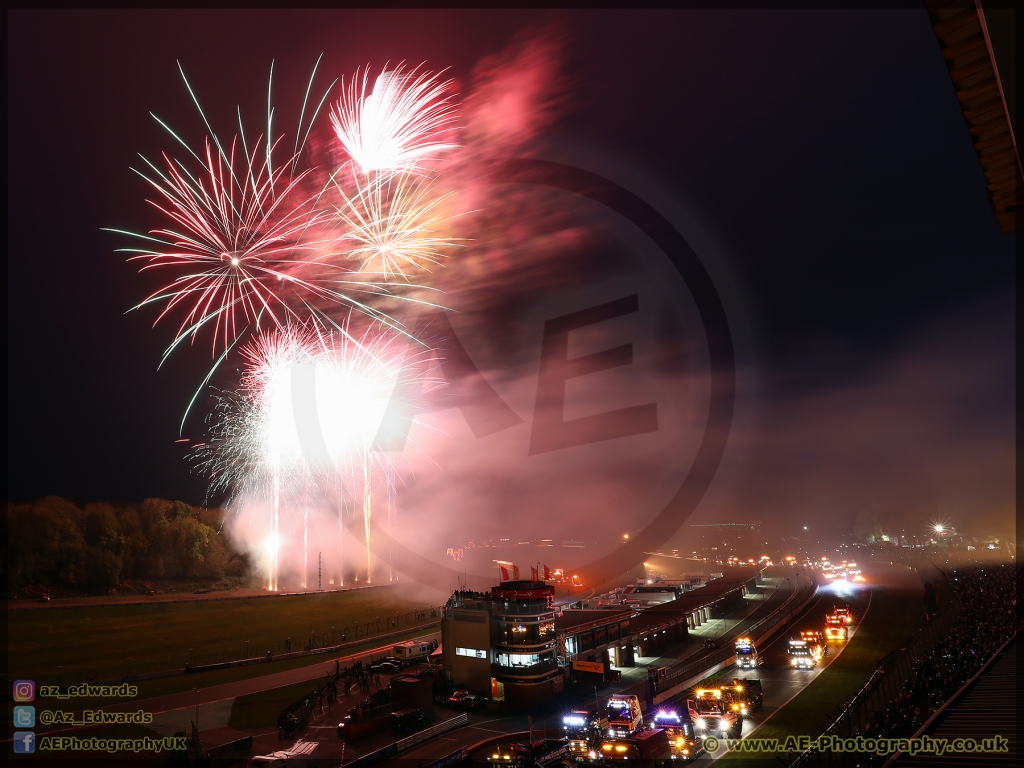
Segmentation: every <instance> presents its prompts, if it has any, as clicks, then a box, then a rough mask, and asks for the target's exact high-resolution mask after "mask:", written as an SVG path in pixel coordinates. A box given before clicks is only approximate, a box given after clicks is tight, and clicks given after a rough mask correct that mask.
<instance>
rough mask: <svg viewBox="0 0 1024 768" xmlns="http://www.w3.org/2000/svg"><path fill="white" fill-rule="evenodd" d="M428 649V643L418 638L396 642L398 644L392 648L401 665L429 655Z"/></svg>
mask: <svg viewBox="0 0 1024 768" xmlns="http://www.w3.org/2000/svg"><path fill="white" fill-rule="evenodd" d="M430 651H431V647H430V643H426V642H422V641H419V640H410V641H409V642H407V643H398V645H396V646H395V647H394V648H393V649H392V653H393V654H394V657H395V658H396V659H398V661H399V663H400V664H402V665H407V664H412V663H413V662H416V661H420V660H421V659H425V658H427V657H428V656H429V655H430Z"/></svg>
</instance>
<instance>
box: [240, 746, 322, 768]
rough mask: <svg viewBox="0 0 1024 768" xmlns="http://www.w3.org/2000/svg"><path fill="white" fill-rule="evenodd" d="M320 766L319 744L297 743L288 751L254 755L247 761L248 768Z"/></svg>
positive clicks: (305, 767) (306, 767) (303, 767)
mask: <svg viewBox="0 0 1024 768" xmlns="http://www.w3.org/2000/svg"><path fill="white" fill-rule="evenodd" d="M319 765H320V742H318V741H297V742H295V743H294V744H292V746H290V747H289V748H288V749H282V750H280V751H277V752H271V753H270V754H269V755H256V756H255V757H252V758H250V759H249V768H263V766H269V768H299V766H301V768H316V766H319Z"/></svg>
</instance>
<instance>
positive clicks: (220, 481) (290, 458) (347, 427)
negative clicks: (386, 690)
mask: <svg viewBox="0 0 1024 768" xmlns="http://www.w3.org/2000/svg"><path fill="white" fill-rule="evenodd" d="M346 331H347V329H346ZM242 354H243V357H244V358H245V360H246V368H245V372H244V374H243V376H242V380H241V387H240V389H239V390H238V391H237V392H235V393H229V394H227V395H224V396H222V397H221V398H220V399H219V401H218V405H217V407H216V408H215V410H214V414H213V417H212V419H211V430H210V431H211V439H210V440H209V441H208V442H206V443H203V444H200V445H197V446H196V447H195V451H194V458H195V459H196V460H197V462H198V466H199V468H200V469H201V470H202V471H203V472H204V473H205V474H207V476H208V477H209V479H210V488H211V491H214V492H216V491H228V492H229V493H230V494H231V497H232V498H233V499H247V500H249V502H250V503H252V502H253V500H255V501H256V502H257V504H258V505H259V506H260V508H261V509H262V508H263V505H265V507H266V510H265V512H266V514H267V523H266V530H268V531H269V535H268V537H267V540H266V541H267V542H270V546H269V548H268V550H267V552H266V553H265V555H266V559H267V562H266V569H267V584H268V587H269V588H270V589H277V588H278V574H279V564H278V548H279V542H280V541H281V538H280V530H281V521H282V516H283V515H287V514H289V513H290V512H293V511H294V509H295V508H297V507H299V506H301V510H302V530H303V542H304V544H303V573H304V574H305V571H306V568H305V564H306V562H307V554H308V553H307V551H306V550H307V542H308V504H309V499H310V497H311V496H312V497H313V498H314V499H324V500H328V501H329V503H330V504H333V505H335V506H336V508H337V513H338V522H339V538H338V555H339V559H340V557H341V552H342V548H343V546H344V524H343V517H344V513H345V510H346V509H348V508H352V509H353V511H354V509H356V508H361V509H362V517H363V521H362V522H363V528H364V537H365V542H364V543H365V546H366V555H367V562H366V568H367V578H368V579H369V578H370V574H371V570H372V563H371V541H370V532H371V528H372V512H373V506H374V504H373V500H374V493H375V489H376V490H379V489H380V486H383V487H384V489H385V490H386V492H387V497H388V513H389V518H390V512H391V498H392V495H393V490H394V483H395V479H396V477H397V470H396V467H395V465H394V462H393V461H392V458H391V457H390V456H389V454H388V453H387V450H386V448H385V447H382V443H387V442H390V441H393V440H394V439H395V435H396V434H399V435H404V434H405V432H407V430H408V425H409V423H411V419H412V414H413V412H414V409H415V403H416V401H417V400H418V398H419V395H420V394H421V393H422V392H424V391H425V390H426V389H429V388H430V386H431V384H430V382H431V380H430V379H429V378H428V377H427V376H426V375H425V370H426V368H427V367H428V366H429V362H430V360H429V359H427V358H426V357H425V356H424V353H423V351H422V349H421V348H418V347H416V346H414V345H412V344H411V343H410V342H409V341H408V339H406V338H405V337H403V336H401V335H400V334H395V333H393V332H390V331H387V330H383V331H382V330H371V331H367V332H365V333H363V334H362V335H361V336H360V337H359V338H356V337H354V336H352V335H351V334H349V333H347V332H346V333H329V332H323V331H322V330H321V329H320V328H318V327H313V328H292V327H289V328H286V329H284V330H282V331H273V332H271V333H265V334H260V335H259V336H257V337H256V338H255V339H254V340H253V341H252V342H250V343H249V344H247V345H246V346H245V347H244V348H243V349H242ZM299 499H301V505H300V504H299V503H298V500H299ZM261 514H262V513H261ZM261 527H263V524H261ZM303 581H305V579H303Z"/></svg>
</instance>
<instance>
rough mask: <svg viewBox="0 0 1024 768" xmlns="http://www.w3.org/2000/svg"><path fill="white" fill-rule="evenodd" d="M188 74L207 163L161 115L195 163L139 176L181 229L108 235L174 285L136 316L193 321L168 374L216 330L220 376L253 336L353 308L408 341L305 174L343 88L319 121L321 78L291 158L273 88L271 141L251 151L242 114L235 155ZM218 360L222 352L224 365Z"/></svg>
mask: <svg viewBox="0 0 1024 768" xmlns="http://www.w3.org/2000/svg"><path fill="white" fill-rule="evenodd" d="M317 63H318V64H319V61H318V62H317ZM179 70H181V76H182V78H183V80H184V82H185V85H186V87H187V89H188V91H189V94H190V95H191V96H192V100H193V102H194V103H195V106H196V108H197V109H198V111H199V114H200V116H201V117H202V119H203V123H204V125H205V126H206V128H207V131H208V135H207V137H206V138H205V140H204V143H203V146H202V147H201V148H200V149H199V151H198V152H197V151H196V150H194V149H193V148H192V147H191V146H190V145H189V144H188V143H187V142H186V141H185V140H184V139H183V138H182V137H181V136H179V135H178V134H177V133H175V132H174V130H172V129H171V128H170V126H168V125H167V123H165V122H164V121H162V120H160V119H159V118H156V116H155V115H154V118H155V119H156V120H157V122H159V123H160V125H161V126H162V127H163V128H164V129H165V130H166V131H167V132H168V133H169V134H170V135H171V136H172V137H173V138H174V139H175V140H176V141H177V142H178V143H179V144H180V145H181V146H182V147H183V148H184V149H185V150H186V151H187V156H186V159H185V161H182V160H179V159H176V158H174V157H172V156H171V155H169V154H167V153H164V154H163V155H162V160H163V162H162V163H154V162H150V161H149V160H147V159H146V158H145V157H143V158H142V160H143V162H144V163H145V166H143V170H139V169H133V170H134V171H135V172H136V173H138V174H139V175H140V176H141V177H142V178H143V179H144V180H145V181H146V182H147V183H148V184H149V186H150V188H151V190H152V191H153V192H155V197H154V198H153V199H151V200H149V201H148V202H149V203H150V204H151V205H152V206H153V207H154V208H155V209H156V210H157V211H159V212H160V214H161V215H162V216H164V217H166V218H167V219H168V220H169V221H170V222H171V224H170V225H169V226H164V227H161V228H157V229H153V230H151V231H150V232H149V233H148V234H140V233H136V232H130V231H127V230H121V229H112V228H106V229H107V231H111V232H116V233H118V234H122V235H127V236H130V237H132V238H136V239H138V240H140V241H142V243H141V244H140V246H139V247H133V248H121V249H118V250H119V252H122V253H127V254H130V256H129V261H141V262H143V265H142V267H141V269H140V271H142V272H146V271H149V270H156V269H159V270H161V271H163V270H171V271H174V272H175V273H176V274H175V276H174V278H173V279H172V280H171V281H170V282H169V283H167V284H166V285H164V286H163V287H162V288H160V289H158V290H156V291H154V292H153V293H151V294H150V295H149V296H147V297H146V298H145V299H144V300H143V301H142V302H140V303H139V304H138V305H136V306H135V307H133V309H141V308H143V307H146V306H150V305H160V306H161V309H160V311H159V314H158V316H157V317H156V320H155V321H154V325H156V324H157V323H159V322H161V321H162V320H164V319H165V318H167V317H168V316H169V315H171V314H174V313H175V312H176V311H180V312H181V313H182V315H183V317H182V320H181V321H180V324H179V325H178V326H177V329H176V331H175V334H174V337H173V339H172V341H171V343H170V344H169V346H168V347H167V348H166V350H165V351H164V354H163V357H162V360H161V365H162V364H163V362H165V361H166V360H167V358H168V357H169V356H170V354H171V353H172V352H173V351H174V350H175V349H177V348H178V347H179V346H180V345H181V343H182V342H184V341H186V340H189V341H190V342H194V341H195V340H196V338H197V337H198V335H199V333H200V332H201V331H203V330H204V329H206V328H211V327H212V329H213V333H212V340H211V348H212V353H213V357H214V358H216V362H215V364H214V368H213V370H211V372H210V375H211V376H212V374H213V372H214V370H216V368H217V367H218V366H219V365H220V364H221V363H222V362H223V359H224V358H225V357H226V355H227V352H229V351H230V350H231V349H232V348H233V347H234V345H235V343H236V342H237V341H238V340H239V339H240V338H241V337H242V335H243V334H245V333H246V332H247V331H250V329H251V331H250V332H252V333H259V332H261V331H262V330H263V329H264V328H266V327H269V328H276V329H281V328H283V327H284V326H285V325H296V324H297V325H302V324H303V323H306V322H308V321H309V319H310V316H311V315H318V314H320V315H322V314H324V313H325V312H326V311H328V310H327V309H325V307H328V308H329V307H337V306H339V305H340V306H343V307H347V308H348V309H349V310H356V311H358V312H361V313H363V314H365V315H367V316H368V317H370V318H372V319H373V320H375V321H378V322H381V323H383V324H385V325H387V326H389V327H391V328H393V329H396V330H401V326H400V323H398V322H397V321H395V320H392V319H391V318H390V317H389V316H388V315H387V314H385V313H384V312H381V311H379V310H377V309H375V308H374V307H373V306H372V304H371V303H370V302H371V301H372V297H374V296H392V295H393V294H392V293H391V291H390V288H389V286H388V285H387V284H386V281H382V280H379V279H377V276H376V275H373V274H370V273H367V274H366V275H362V276H359V277H358V279H348V278H349V277H350V276H351V277H354V275H353V272H354V271H355V270H353V269H352V267H351V265H350V263H349V262H347V261H345V260H338V259H337V258H334V256H335V255H336V254H335V252H334V251H335V248H334V246H336V245H337V236H336V233H335V232H334V231H333V230H332V227H331V226H329V225H330V224H331V222H332V221H333V220H334V214H333V212H332V208H331V206H330V205H329V204H328V203H327V201H326V200H325V198H324V191H325V189H324V188H323V187H322V186H321V187H317V188H314V186H315V185H314V184H313V183H312V174H313V170H314V169H313V168H306V169H305V170H302V169H300V168H299V161H300V159H301V158H302V157H303V153H304V151H305V146H306V141H307V139H308V138H309V135H310V130H311V128H312V126H313V121H314V120H315V119H316V117H317V115H318V114H319V113H320V111H321V108H322V107H323V105H324V103H325V102H326V99H327V96H328V94H329V92H330V89H331V87H333V85H334V83H332V84H331V86H329V87H328V89H327V90H326V91H325V92H324V94H323V97H322V98H321V99H320V101H319V103H318V105H317V106H316V108H315V109H307V107H308V104H307V102H308V99H309V96H310V92H311V89H312V85H313V79H314V77H315V75H316V68H315V67H314V70H313V76H311V78H310V81H309V87H308V88H307V90H306V98H305V100H304V101H303V107H302V112H301V114H300V118H299V125H298V130H297V132H296V139H295V144H294V147H293V149H292V151H291V154H290V155H289V154H288V150H284V148H283V147H284V145H283V142H284V139H283V137H278V138H273V134H272V127H273V114H274V112H273V109H272V108H271V106H270V104H271V101H270V93H271V90H270V88H269V87H268V92H267V125H266V131H265V133H264V134H262V135H260V136H259V137H258V138H256V139H255V141H252V142H250V141H249V140H248V139H247V137H246V132H245V130H244V128H243V125H242V119H241V112H240V111H239V117H238V132H237V133H236V135H235V136H234V138H232V140H231V141H230V142H228V143H225V142H222V141H221V139H220V138H218V136H217V134H216V133H215V132H214V131H213V129H212V127H211V125H210V122H209V120H208V119H207V117H206V114H205V112H204V111H203V109H202V107H201V106H200V103H199V100H198V97H197V96H196V94H195V91H194V90H193V89H192V86H191V85H190V84H189V82H188V79H187V78H186V77H185V74H184V70H182V69H181V67H180V65H179ZM272 82H273V67H271V83H272ZM307 112H308V114H307ZM307 117H308V118H309V123H308V124H307V125H305V126H304V125H303V122H304V120H305V119H306V118H307ZM300 137H301V140H300ZM396 298H399V299H401V298H403V297H402V296H397V297H396ZM363 299H365V300H363ZM218 349H221V350H223V353H222V354H221V356H220V357H219V358H218V357H217V353H218ZM209 378H210V376H207V379H206V381H204V382H203V386H205V384H206V383H207V381H208V380H209ZM200 389H202V387H200ZM197 395H198V392H197ZM194 401H195V397H193V400H192V402H194ZM191 404H192V403H190V404H189V407H191ZM186 415H187V411H186ZM183 423H184V422H183Z"/></svg>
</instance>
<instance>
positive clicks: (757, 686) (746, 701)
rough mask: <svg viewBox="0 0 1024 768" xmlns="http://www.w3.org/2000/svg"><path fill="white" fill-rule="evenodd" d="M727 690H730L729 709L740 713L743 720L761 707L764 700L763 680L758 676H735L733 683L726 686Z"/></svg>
mask: <svg viewBox="0 0 1024 768" xmlns="http://www.w3.org/2000/svg"><path fill="white" fill-rule="evenodd" d="M725 690H726V691H728V697H727V698H728V701H729V709H730V710H732V711H733V712H736V713H737V714H739V716H740V719H741V720H742V718H744V717H746V716H747V715H748V714H749V713H750V712H753V711H754V710H756V709H759V708H760V706H761V703H762V702H763V701H764V694H763V692H762V690H761V680H760V679H758V678H738V677H734V678H733V679H732V684H730V685H728V686H725Z"/></svg>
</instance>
